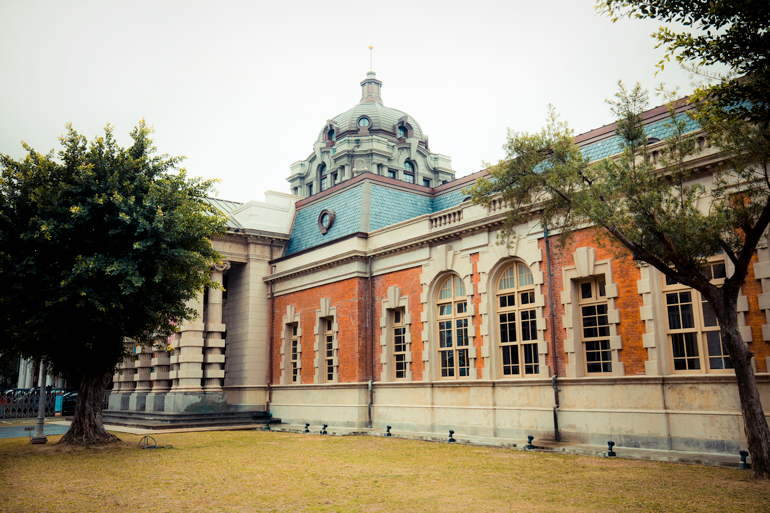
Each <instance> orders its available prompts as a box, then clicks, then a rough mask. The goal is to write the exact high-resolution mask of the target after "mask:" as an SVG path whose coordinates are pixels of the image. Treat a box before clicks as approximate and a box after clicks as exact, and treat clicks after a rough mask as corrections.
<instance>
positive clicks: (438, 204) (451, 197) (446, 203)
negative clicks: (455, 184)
mask: <svg viewBox="0 0 770 513" xmlns="http://www.w3.org/2000/svg"><path fill="white" fill-rule="evenodd" d="M464 197H465V196H463V191H462V190H461V189H458V190H456V191H452V192H448V193H446V194H444V195H442V196H439V197H437V198H433V200H432V203H433V205H432V206H433V209H432V210H433V212H438V211H439V210H444V209H446V208H452V207H455V206H457V205H459V204H460V203H462V201H463V198H464Z"/></svg>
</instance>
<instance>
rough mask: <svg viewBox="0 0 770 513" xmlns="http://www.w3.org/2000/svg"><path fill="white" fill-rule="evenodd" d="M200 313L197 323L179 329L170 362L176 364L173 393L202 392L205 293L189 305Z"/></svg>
mask: <svg viewBox="0 0 770 513" xmlns="http://www.w3.org/2000/svg"><path fill="white" fill-rule="evenodd" d="M188 306H190V307H192V308H193V309H195V310H196V311H197V312H198V318H197V319H195V322H188V323H185V324H184V325H183V326H181V327H180V328H179V338H178V339H177V340H176V341H175V342H176V344H177V347H176V348H175V350H174V356H172V357H171V359H170V362H171V363H173V364H176V366H177V369H176V373H175V376H174V377H175V380H174V386H173V387H172V388H171V391H172V392H200V391H201V390H202V388H201V379H202V378H203V369H202V364H203V293H200V294H198V297H197V298H196V299H193V300H192V301H190V303H189V305H188Z"/></svg>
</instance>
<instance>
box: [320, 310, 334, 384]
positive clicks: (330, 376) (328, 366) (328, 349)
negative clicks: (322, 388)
mask: <svg viewBox="0 0 770 513" xmlns="http://www.w3.org/2000/svg"><path fill="white" fill-rule="evenodd" d="M321 322H322V323H323V324H322V326H323V327H324V330H323V351H324V355H323V381H324V383H333V382H334V375H335V374H336V372H335V365H334V319H333V318H332V317H323V318H322V319H321Z"/></svg>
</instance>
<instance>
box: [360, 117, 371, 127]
mask: <svg viewBox="0 0 770 513" xmlns="http://www.w3.org/2000/svg"><path fill="white" fill-rule="evenodd" d="M370 124H371V121H369V118H361V119H359V120H358V126H360V127H361V128H366V127H368V126H369V125H370Z"/></svg>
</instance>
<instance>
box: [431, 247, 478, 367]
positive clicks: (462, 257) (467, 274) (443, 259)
mask: <svg viewBox="0 0 770 513" xmlns="http://www.w3.org/2000/svg"><path fill="white" fill-rule="evenodd" d="M449 273H453V274H456V275H457V276H459V277H460V279H461V280H463V283H464V284H465V294H466V297H467V299H468V325H469V326H468V359H469V360H470V366H471V369H470V376H468V377H467V378H463V380H475V379H478V373H477V371H476V346H475V345H474V340H475V337H476V327H475V325H473V316H474V315H475V305H474V304H473V283H472V281H471V277H472V276H473V264H472V263H471V258H470V255H469V254H462V253H460V252H459V251H454V250H453V249H452V246H451V245H448V244H446V245H441V246H436V247H434V248H431V258H430V260H429V261H428V263H427V264H425V265H423V268H422V274H421V275H420V284H421V285H422V293H421V294H420V302H421V303H422V313H421V314H420V321H421V322H422V343H423V351H422V360H423V363H424V369H423V372H422V380H423V381H438V380H439V372H438V319H437V318H438V315H437V313H436V304H437V297H438V288H439V287H440V286H441V283H442V282H443V281H444V279H445V278H446V277H447V276H448V275H449Z"/></svg>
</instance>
